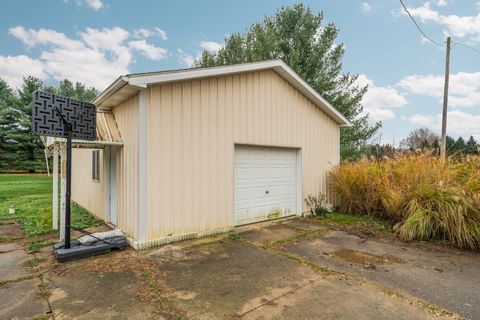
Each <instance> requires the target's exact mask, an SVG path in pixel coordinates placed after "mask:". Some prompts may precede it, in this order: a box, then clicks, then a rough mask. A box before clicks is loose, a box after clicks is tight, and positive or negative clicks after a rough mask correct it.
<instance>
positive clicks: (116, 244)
mask: <svg viewBox="0 0 480 320" xmlns="http://www.w3.org/2000/svg"><path fill="white" fill-rule="evenodd" d="M126 247H127V241H126V239H125V237H124V236H117V237H112V238H109V239H108V243H106V242H102V241H98V242H94V243H92V244H81V243H80V242H78V241H77V240H72V241H71V242H70V248H69V249H67V248H65V245H64V244H63V243H57V244H56V245H54V246H53V253H54V254H55V258H57V260H58V261H59V262H65V261H69V260H76V259H82V258H88V257H92V256H98V255H101V254H105V253H109V252H110V251H112V250H123V249H125V248H126Z"/></svg>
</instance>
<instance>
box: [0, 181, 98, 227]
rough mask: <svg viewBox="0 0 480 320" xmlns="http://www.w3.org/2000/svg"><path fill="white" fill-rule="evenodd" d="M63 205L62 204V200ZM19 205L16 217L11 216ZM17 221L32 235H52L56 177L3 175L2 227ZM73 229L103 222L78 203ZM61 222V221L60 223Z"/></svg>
mask: <svg viewBox="0 0 480 320" xmlns="http://www.w3.org/2000/svg"><path fill="white" fill-rule="evenodd" d="M59 203H60V201H59ZM11 205H15V207H16V212H15V214H14V215H11V214H8V209H9V207H10V206H11ZM12 218H14V219H16V220H18V221H19V222H20V223H21V224H22V227H23V230H24V231H25V233H26V234H27V235H28V236H38V235H45V234H48V233H52V232H58V231H54V230H52V177H48V176H47V175H40V174H0V224H1V220H4V219H12ZM71 218H72V226H75V227H77V228H89V227H94V226H98V225H101V224H102V222H101V221H100V220H98V219H95V218H94V217H92V216H91V215H90V214H89V213H88V212H87V211H85V210H84V209H82V208H80V207H79V206H78V205H76V204H75V203H73V204H72V216H71ZM59 221H60V220H59Z"/></svg>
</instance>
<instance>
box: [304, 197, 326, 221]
mask: <svg viewBox="0 0 480 320" xmlns="http://www.w3.org/2000/svg"><path fill="white" fill-rule="evenodd" d="M305 203H306V204H307V206H308V207H309V208H310V212H311V213H312V214H313V215H314V216H326V215H327V214H329V213H331V212H332V207H331V206H330V204H328V203H327V197H326V196H325V195H324V194H323V193H319V194H318V195H317V196H313V195H311V194H310V195H308V196H307V198H306V199H305Z"/></svg>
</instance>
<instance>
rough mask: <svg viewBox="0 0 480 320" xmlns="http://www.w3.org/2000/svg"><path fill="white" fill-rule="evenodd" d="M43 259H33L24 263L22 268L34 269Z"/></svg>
mask: <svg viewBox="0 0 480 320" xmlns="http://www.w3.org/2000/svg"><path fill="white" fill-rule="evenodd" d="M42 261H43V259H38V258H33V259H30V260H27V261H25V262H24V263H23V264H22V266H24V267H27V268H35V267H36V266H38V265H39V264H40V262H42Z"/></svg>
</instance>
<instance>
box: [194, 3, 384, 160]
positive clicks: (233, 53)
mask: <svg viewBox="0 0 480 320" xmlns="http://www.w3.org/2000/svg"><path fill="white" fill-rule="evenodd" d="M322 21H323V13H322V12H320V13H318V14H314V13H313V12H312V10H311V9H310V8H308V7H305V6H304V5H302V4H296V5H294V6H292V7H286V8H285V7H282V8H280V9H279V10H278V11H277V13H276V15H275V16H273V17H265V18H264V20H263V21H261V22H257V23H254V24H253V25H252V26H251V27H250V28H249V29H248V30H247V31H246V33H244V34H240V33H234V34H232V35H230V36H229V37H228V38H226V39H225V43H224V46H223V47H222V48H221V49H220V50H219V51H218V52H216V53H212V52H209V51H204V52H203V53H202V55H201V57H200V58H199V60H198V61H196V65H197V66H201V67H209V66H219V65H229V64H235V63H244V62H254V61H261V60H268V59H282V60H283V61H284V62H285V63H287V64H288V65H289V66H290V67H292V68H293V69H294V70H295V71H296V72H297V73H298V74H299V75H300V76H301V77H302V78H303V79H304V80H305V81H306V82H308V83H309V84H310V85H311V86H312V87H313V88H314V89H315V90H316V91H317V92H318V93H320V94H321V95H322V96H323V97H324V98H325V99H326V100H327V101H329V102H330V103H331V104H332V105H333V106H334V107H335V108H337V109H338V110H339V111H340V112H341V113H342V114H343V115H344V116H345V117H346V118H347V119H349V120H350V121H351V122H352V124H353V126H352V127H350V128H342V131H341V139H340V140H341V141H340V143H341V154H342V158H343V159H354V158H357V157H358V156H359V155H360V154H361V152H362V150H364V149H365V148H364V147H365V145H366V143H367V141H368V140H370V139H371V138H372V137H373V136H374V135H375V134H376V132H377V131H378V129H379V128H380V126H381V123H379V122H377V123H373V124H372V123H371V122H370V121H369V118H368V115H366V114H363V112H362V111H363V107H362V105H361V100H362V97H363V95H364V94H365V92H366V91H367V87H359V86H357V85H356V84H355V81H356V80H357V78H358V75H352V74H350V73H343V72H342V58H343V54H344V53H345V49H344V46H343V44H338V43H336V42H335V40H336V38H337V36H338V33H339V29H338V28H337V27H336V26H335V25H334V24H333V23H329V24H327V25H322Z"/></svg>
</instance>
